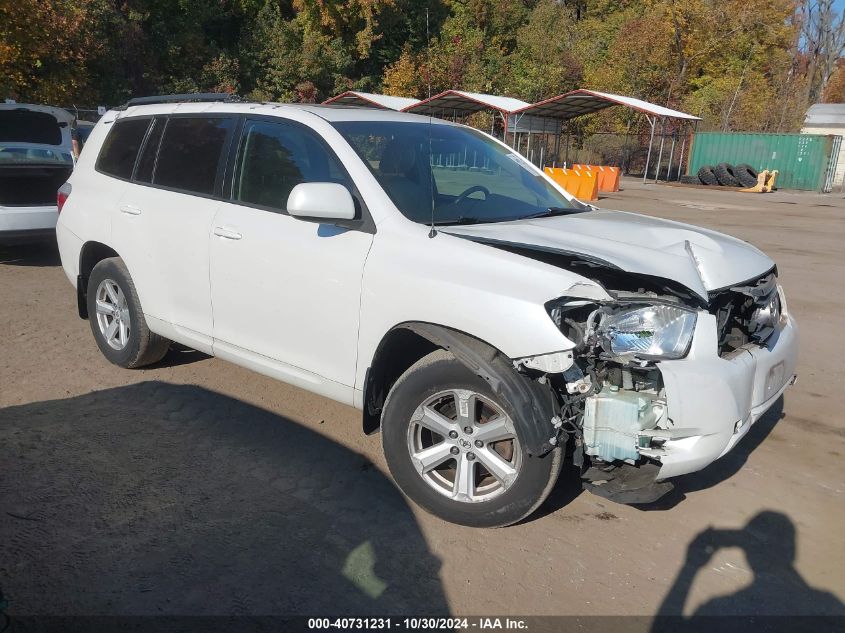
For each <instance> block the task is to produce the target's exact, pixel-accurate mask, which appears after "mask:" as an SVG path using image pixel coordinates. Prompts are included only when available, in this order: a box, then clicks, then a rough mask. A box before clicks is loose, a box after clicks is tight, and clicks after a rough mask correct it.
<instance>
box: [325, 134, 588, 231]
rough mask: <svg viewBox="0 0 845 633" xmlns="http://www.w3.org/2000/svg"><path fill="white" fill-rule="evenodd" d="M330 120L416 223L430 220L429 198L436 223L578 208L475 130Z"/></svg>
mask: <svg viewBox="0 0 845 633" xmlns="http://www.w3.org/2000/svg"><path fill="white" fill-rule="evenodd" d="M334 126H335V128H336V129H337V130H338V131H339V132H340V133H341V134H342V135H343V137H344V138H345V139H346V140H347V141H348V142H349V144H350V145H351V146H352V147H353V149H355V151H356V152H357V153H358V155H359V156H360V157H361V158H362V159H363V160H364V162H365V163H366V164H367V166H368V167H369V168H370V170H371V171H372V172H373V175H375V177H376V179H377V180H378V181H379V183H380V184H381V186H382V187H383V188H384V190H385V191H386V192H387V194H388V195H389V196H390V198H391V200H393V203H394V204H395V205H396V206H397V208H398V209H399V210H400V211H401V212H402V213H403V214H404V215H405V216H406V217H407V218H409V219H410V220H413V221H414V222H419V223H421V224H428V223H429V222H431V219H432V200H434V222H435V224H457V223H466V224H470V223H475V222H502V221H507V220H518V219H522V218H527V217H537V216H542V215H554V214H558V213H577V212H580V211H582V210H583V209H582V207H581V206H580V205H578V203H573V202H570V201H569V200H568V199H567V198H566V197H565V196H564V195H563V194H562V193H560V192H559V191H557V190H556V189H555V188H554V187H552V185H550V184H549V183H548V181H547V180H546V179H545V178H544V177H543V176H541V175H539V174H537V173H536V172H534V171H532V170H530V169H529V168H528V163H527V161H526V160H525V159H524V158H522V156H520V155H519V154H516V153H514V152H513V151H511V150H510V149H509V148H507V147H503V146H502V145H499V144H498V143H496V142H494V141H493V140H491V139H489V138H488V137H486V136H485V135H483V134H481V133H480V132H477V131H476V130H472V129H470V128H465V127H457V126H452V125H441V124H434V125H432V124H429V123H425V122H416V121H414V122H405V121H401V122H399V121H391V122H385V121H344V122H337V123H335V124H334ZM429 148H430V149H429Z"/></svg>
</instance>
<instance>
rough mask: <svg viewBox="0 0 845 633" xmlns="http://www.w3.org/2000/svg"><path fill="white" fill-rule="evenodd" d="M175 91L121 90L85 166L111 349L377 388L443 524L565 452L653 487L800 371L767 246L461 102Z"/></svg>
mask: <svg viewBox="0 0 845 633" xmlns="http://www.w3.org/2000/svg"><path fill="white" fill-rule="evenodd" d="M147 101H155V100H154V99H148V100H147ZM162 101H164V102H160V103H152V104H149V105H133V104H132V102H130V104H128V106H127V107H126V108H125V109H123V110H119V111H112V112H109V113H108V114H106V115H105V116H104V117H103V119H102V121H101V122H100V123H98V125H97V126H96V128H95V129H94V131H93V132H92V134H91V137H90V138H89V140H88V146H87V149H86V151H85V152H84V153H83V154H82V156H81V158H80V160H79V163H78V165H77V169H76V170H75V171H74V173H73V175H72V177H71V178H70V180H69V181H68V183H67V184H66V185H65V186H64V187H63V195H65V196H66V200H65V202H64V206H63V208H62V210H61V214H60V216H59V222H58V227H57V234H58V242H59V249H60V252H61V258H62V264H63V266H64V269H65V272H66V273H67V276H68V278H69V279H70V281H71V282H72V283H73V284H74V285H75V286H76V289H77V296H78V303H79V314H80V316H82V317H83V318H88V319H89V320H90V323H91V330H92V332H93V335H94V338H95V340H96V342H97V345H98V346H99V348H100V350H102V353H103V354H104V355H105V356H106V357H107V358H108V359H109V360H110V361H111V362H113V363H115V364H117V365H119V366H121V367H130V368H131V367H140V366H142V365H147V364H150V363H154V362H156V361H159V360H160V359H162V357H163V356H164V355H165V353H166V351H167V349H168V345H169V344H170V342H171V341H178V342H179V343H181V344H183V345H187V346H190V347H192V348H195V349H197V350H200V351H203V352H205V353H207V354H213V355H215V356H218V357H220V358H222V359H225V360H228V361H231V362H233V363H236V364H238V365H243V366H245V367H248V368H251V369H253V370H255V371H257V372H260V373H262V374H266V375H268V376H272V377H274V378H277V379H279V380H281V381H284V382H287V383H291V384H293V385H297V386H299V387H302V388H304V389H307V390H309V391H313V392H315V393H318V394H321V395H323V396H326V397H328V398H332V399H334V400H337V401H340V402H343V403H346V404H349V405H352V406H354V407H357V408H358V409H361V410H362V411H363V415H362V427H363V431H364V432H366V433H372V432H375V431H378V430H379V429H380V430H381V437H382V443H383V447H384V451H385V456H386V460H387V463H388V466H389V468H390V471H391V473H392V475H393V477H394V479H395V480H396V482H397V483H398V485H399V486H400V487H401V488H402V490H403V491H404V492H405V493H406V494H407V495H408V496H409V497H410V498H411V499H413V500H414V501H415V502H416V503H418V504H419V505H420V506H422V507H423V508H425V509H426V510H428V511H430V512H432V513H434V514H436V515H438V516H440V517H443V518H445V519H447V520H449V521H453V522H456V523H461V524H465V525H471V526H502V525H507V524H511V523H514V522H516V521H519V520H520V519H522V518H523V517H526V516H527V515H529V514H530V513H531V512H532V511H534V510H535V509H536V508H537V507H538V506H539V505H540V504H541V503H542V502H543V500H544V499H545V498H546V496H547V495H548V494H549V492H550V490H551V489H552V487H553V486H554V484H555V481H556V479H557V477H558V474H559V472H560V469H561V463H562V461H563V458H564V453H565V452H566V451H567V450H568V451H571V453H572V459H573V461H574V463H575V464H576V465H577V466H580V467H581V472H582V476H583V479H584V481H585V483H586V484H587V485H588V487H589V488H590V489H592V490H593V491H594V492H596V493H598V494H602V495H604V496H607V497H610V498H613V499H615V500H618V501H624V502H644V501H649V500H652V499H655V498H657V497H658V496H660V495H661V494H663V493H664V492H665V491H666V490H667V489H668V488H669V487H671V482H666V479H668V478H671V477H675V476H677V475H682V474H684V473H690V472H693V471H697V470H699V469H702V468H704V467H706V466H707V465H708V464H710V463H711V462H713V461H714V460H716V459H718V458H719V457H720V456H722V455H724V454H725V453H727V452H728V451H730V450H731V448H733V447H734V446H735V445H736V443H737V442H738V441H739V440H740V439H741V438H742V436H743V435H745V433H746V432H747V431H748V429H749V428H750V427H751V425H752V424H753V423H754V422H755V421H756V420H757V419H758V418H759V417H760V416H761V415H762V414H763V413H764V412H765V411H766V410H767V409H768V408H769V407H770V406H772V404H773V403H774V402H775V401H776V400H777V398H778V397H779V396H780V395H781V393H782V392H783V391H784V390H785V389H786V387H787V386H788V385H789V384H790V383H791V382H792V381H793V379H794V371H795V363H796V349H797V333H796V326H795V323H794V321H793V318H792V316H791V315H790V314H789V312H788V311H787V308H786V302H785V301H784V296H783V290H782V289H781V287H780V286H779V285H778V283H777V271H776V268H775V265H774V263H773V262H772V260H770V259H769V258H768V257H766V256H765V255H764V254H763V253H761V252H760V251H759V250H757V249H756V248H754V247H753V246H750V245H748V244H747V243H745V242H742V241H740V240H738V239H735V238H732V237H728V236H725V235H721V234H719V233H716V232H713V231H709V230H705V229H699V228H695V227H692V226H688V225H685V224H679V223H677V222H670V221H665V220H660V219H655V218H651V217H644V216H642V215H636V214H632V213H622V212H615V211H604V210H598V209H595V208H594V207H591V206H588V205H584V204H582V203H580V202H578V201H577V200H574V199H573V198H572V197H571V196H570V195H568V194H567V193H566V192H565V191H564V190H562V189H561V188H559V187H558V186H557V185H556V184H555V183H554V182H552V181H551V180H550V179H548V178H547V177H546V176H545V175H544V174H543V173H542V172H541V171H540V170H538V169H537V168H536V167H534V166H533V165H532V164H530V163H529V162H527V161H526V160H524V159H523V158H522V157H521V156H519V155H518V154H516V153H514V152H513V150H511V149H510V148H509V147H507V146H506V145H504V144H502V143H500V142H499V141H497V140H495V139H493V138H492V137H490V136H488V135H486V134H483V133H481V132H479V131H476V130H474V129H471V128H468V127H464V126H461V125H456V124H453V123H449V122H445V121H440V120H436V119H435V120H430V119H429V118H425V117H419V116H413V115H408V114H400V113H396V112H383V111H376V110H369V109H356V108H343V107H325V106H314V105H278V104H261V103H229V102H190V103H170V102H168V101H167V100H166V99H163V100H162Z"/></svg>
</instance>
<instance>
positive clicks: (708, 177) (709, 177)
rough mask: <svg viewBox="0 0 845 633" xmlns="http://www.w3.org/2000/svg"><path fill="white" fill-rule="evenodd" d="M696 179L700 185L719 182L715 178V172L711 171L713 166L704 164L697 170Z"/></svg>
mask: <svg viewBox="0 0 845 633" xmlns="http://www.w3.org/2000/svg"><path fill="white" fill-rule="evenodd" d="M698 179H699V180H700V181H701V184H702V185H718V184H719V180H718V179H717V178H716V174H714V173H713V167H711V166H710V165H704V167H702V168H701V169H699V170H698Z"/></svg>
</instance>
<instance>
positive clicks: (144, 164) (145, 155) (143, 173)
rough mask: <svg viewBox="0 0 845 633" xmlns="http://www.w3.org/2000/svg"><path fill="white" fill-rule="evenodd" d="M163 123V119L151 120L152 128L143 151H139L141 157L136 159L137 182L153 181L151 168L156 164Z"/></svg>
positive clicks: (164, 121)
mask: <svg viewBox="0 0 845 633" xmlns="http://www.w3.org/2000/svg"><path fill="white" fill-rule="evenodd" d="M165 123H166V120H165V119H153V127H152V129H151V130H150V133H149V134H147V140H146V141H145V142H144V149H142V150H141V157H140V158H139V159H138V168H137V169H136V170H135V180H136V181H137V182H146V183H150V182H152V181H153V168H154V167H155V164H156V155H157V154H158V146H159V144H160V143H161V136H162V133H163V132H164V125H165Z"/></svg>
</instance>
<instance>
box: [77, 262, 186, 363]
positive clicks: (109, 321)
mask: <svg viewBox="0 0 845 633" xmlns="http://www.w3.org/2000/svg"><path fill="white" fill-rule="evenodd" d="M98 306H99V307H98ZM109 308H110V311H109ZM98 310H99V311H98ZM88 321H89V322H90V324H91V332H92V333H93V334H94V340H95V341H96V342H97V347H99V348H100V351H101V352H102V353H103V356H105V357H106V358H107V359H108V360H109V362H111V363H114V364H115V365H118V366H120V367H124V368H126V369H134V368H136V367H143V366H144V365H150V364H152V363H156V362H158V361H160V360H161V359H162V358H164V355H165V354H166V353H167V350H168V348H169V347H170V341H169V340H167V339H166V338H163V337H161V336H159V335H158V334H156V333H154V332H150V329H149V328H148V327H147V322H146V320H145V319H144V312H143V310H141V302H140V301H139V300H138V292H137V290H135V284H134V283H132V277H130V276H129V271H128V270H127V269H126V265H125V264H124V263H123V260H122V259H120V258H119V257H111V258H109V259H104V260H102V261H100V262H99V263H98V264H97V265H96V266H94V270H92V271H91V274H90V275H89V277H88ZM115 322H116V325H114V329H111V328H112V326H113V324H115Z"/></svg>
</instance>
